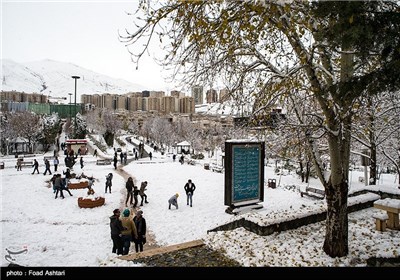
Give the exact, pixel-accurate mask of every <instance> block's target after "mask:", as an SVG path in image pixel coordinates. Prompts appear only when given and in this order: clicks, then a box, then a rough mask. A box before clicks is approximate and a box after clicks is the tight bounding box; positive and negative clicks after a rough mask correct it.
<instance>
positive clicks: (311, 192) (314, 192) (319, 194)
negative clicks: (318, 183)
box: [300, 187, 325, 199]
mask: <svg viewBox="0 0 400 280" xmlns="http://www.w3.org/2000/svg"><path fill="white" fill-rule="evenodd" d="M300 195H301V197H303V195H308V196H312V197H315V198H318V199H324V197H325V191H324V190H321V189H317V188H313V187H306V190H305V191H304V192H303V191H300Z"/></svg>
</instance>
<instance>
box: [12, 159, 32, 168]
mask: <svg viewBox="0 0 400 280" xmlns="http://www.w3.org/2000/svg"><path fill="white" fill-rule="evenodd" d="M21 167H33V161H31V160H29V161H25V160H23V161H21ZM15 168H17V165H15Z"/></svg>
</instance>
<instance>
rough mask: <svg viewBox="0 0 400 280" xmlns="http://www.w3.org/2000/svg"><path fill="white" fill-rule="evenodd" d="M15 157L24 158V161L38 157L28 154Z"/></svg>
mask: <svg viewBox="0 0 400 280" xmlns="http://www.w3.org/2000/svg"><path fill="white" fill-rule="evenodd" d="M15 157H18V158H22V160H23V159H24V158H31V157H36V155H35V154H26V155H18V156H15Z"/></svg>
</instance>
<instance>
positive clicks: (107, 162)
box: [96, 159, 111, 165]
mask: <svg viewBox="0 0 400 280" xmlns="http://www.w3.org/2000/svg"><path fill="white" fill-rule="evenodd" d="M110 164H111V159H98V160H97V161H96V165H110Z"/></svg>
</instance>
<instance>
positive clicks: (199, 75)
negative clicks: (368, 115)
mask: <svg viewBox="0 0 400 280" xmlns="http://www.w3.org/2000/svg"><path fill="white" fill-rule="evenodd" d="M135 16H137V18H138V20H136V22H135V24H136V30H135V31H134V32H133V33H127V34H126V36H122V37H121V39H122V40H123V41H125V43H126V44H127V45H128V46H129V45H134V46H135V47H137V46H143V48H142V49H141V50H140V51H139V52H137V53H135V52H133V51H132V49H130V51H131V53H132V55H133V58H135V59H137V62H138V61H139V59H140V57H141V56H142V55H143V54H145V53H146V51H148V48H149V47H150V46H151V43H150V42H151V40H152V39H155V40H160V41H161V42H162V43H163V45H164V46H165V49H166V57H165V58H164V60H163V63H164V64H165V65H167V66H169V67H171V66H175V68H174V70H175V73H177V75H176V78H181V79H182V82H183V83H186V84H187V85H195V84H212V83H214V82H218V81H220V80H222V81H223V82H224V84H225V85H226V87H227V88H228V89H229V90H230V92H231V94H233V95H235V94H236V96H235V100H241V101H242V102H254V101H255V102H256V103H257V104H258V106H259V108H260V110H256V111H255V113H260V112H262V110H261V109H262V108H267V107H268V105H269V104H271V102H272V101H281V102H284V101H285V100H286V99H288V98H291V99H292V100H293V101H294V103H297V104H298V105H300V102H306V103H304V104H309V105H310V106H309V107H310V108H313V111H311V112H304V113H301V114H299V115H298V123H299V125H300V127H301V128H302V131H303V133H304V137H306V139H307V143H308V146H309V151H310V153H311V156H312V158H313V162H314V167H315V169H316V172H317V174H318V176H319V178H320V180H321V182H322V184H323V185H324V187H325V191H326V201H327V219H326V233H325V242H324V245H323V249H324V251H325V252H326V253H327V254H328V255H330V256H331V257H341V256H345V255H347V253H348V218H347V194H348V183H347V182H348V170H349V155H350V138H351V123H352V118H353V117H354V115H355V114H356V113H357V111H356V108H357V102H358V101H359V100H360V98H361V97H362V96H364V95H367V94H375V93H377V92H380V91H392V90H394V89H396V88H397V87H398V86H399V71H400V65H399V64H400V62H399V58H400V51H399V50H400V47H399V46H400V44H399V42H400V39H399V30H400V26H399V24H400V20H399V6H398V2H390V1H386V2H384V1H373V2H372V1H371V2H350V1H348V2H307V1H255V0H253V1H251V0H247V1H167V2H161V3H160V2H158V3H155V4H154V5H153V4H152V2H150V1H141V4H140V8H139V9H138V11H137V12H136V15H135ZM140 19H142V21H141V22H140ZM180 74H182V75H180ZM299 112H301V111H299ZM320 139H322V140H323V142H324V143H327V145H328V150H329V157H330V166H331V173H330V175H329V177H327V178H325V176H324V172H323V166H322V162H321V156H320V153H319V149H318V144H319V140H320Z"/></svg>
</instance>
